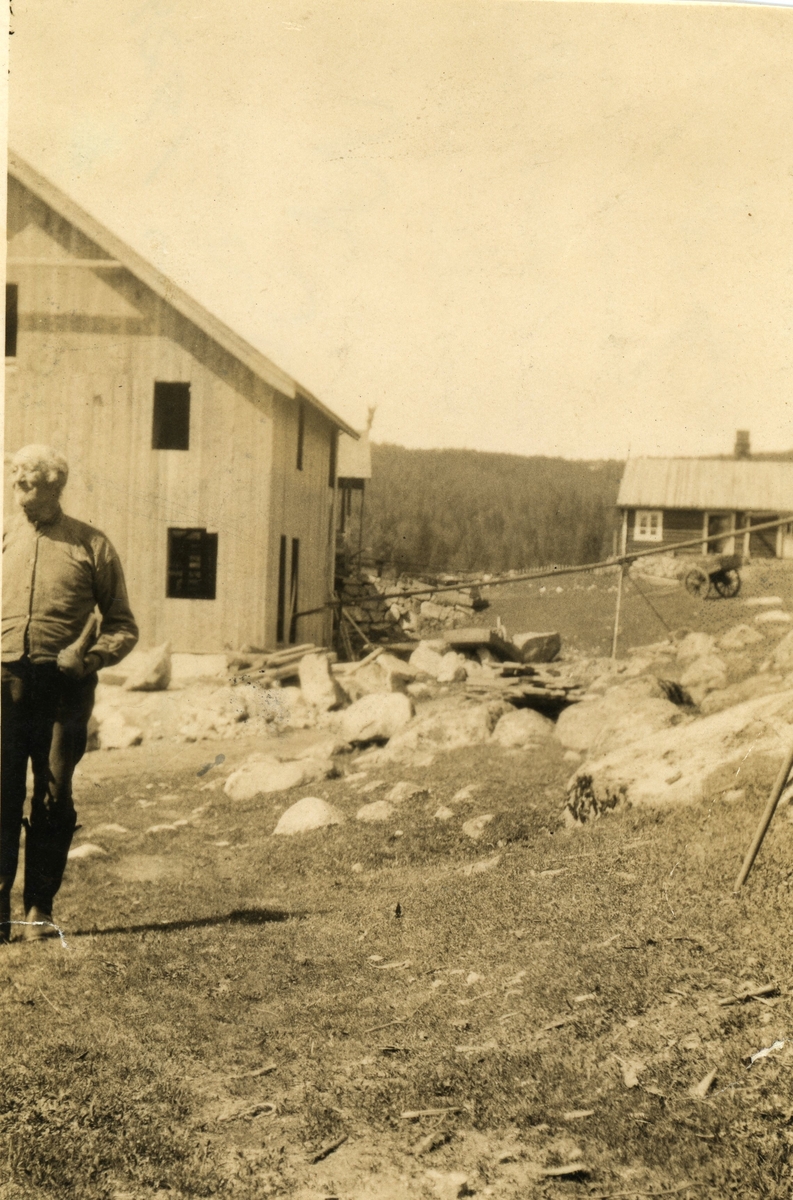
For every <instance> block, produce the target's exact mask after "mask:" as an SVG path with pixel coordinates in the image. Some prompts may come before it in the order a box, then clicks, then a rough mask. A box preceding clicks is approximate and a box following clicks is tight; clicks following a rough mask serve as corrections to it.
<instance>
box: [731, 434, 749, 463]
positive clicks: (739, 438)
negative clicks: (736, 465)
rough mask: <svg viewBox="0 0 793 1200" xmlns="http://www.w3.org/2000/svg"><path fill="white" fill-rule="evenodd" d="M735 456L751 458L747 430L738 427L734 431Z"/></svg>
mask: <svg viewBox="0 0 793 1200" xmlns="http://www.w3.org/2000/svg"><path fill="white" fill-rule="evenodd" d="M734 453H735V457H736V458H751V457H752V451H751V448H750V445H749V430H748V429H738V430H736V432H735V451H734Z"/></svg>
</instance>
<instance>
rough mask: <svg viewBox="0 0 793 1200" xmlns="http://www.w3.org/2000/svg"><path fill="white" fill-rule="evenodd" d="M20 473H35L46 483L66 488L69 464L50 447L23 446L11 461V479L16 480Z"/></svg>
mask: <svg viewBox="0 0 793 1200" xmlns="http://www.w3.org/2000/svg"><path fill="white" fill-rule="evenodd" d="M22 471H25V472H26V473H35V474H37V475H38V476H39V478H41V479H43V480H46V482H47V483H57V484H58V485H59V486H60V487H61V488H63V487H65V486H66V480H67V479H68V478H69V464H68V463H67V461H66V459H65V458H64V457H63V455H62V454H59V453H58V451H57V450H53V448H52V446H38V445H31V446H23V447H22V449H21V450H17V452H16V454H15V455H14V456H13V458H12V459H11V477H12V479H17V478H18V477H19V475H20V473H21V472H22Z"/></svg>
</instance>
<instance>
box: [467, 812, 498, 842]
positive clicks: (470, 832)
mask: <svg viewBox="0 0 793 1200" xmlns="http://www.w3.org/2000/svg"><path fill="white" fill-rule="evenodd" d="M493 816H494V814H493V813H482V814H481V815H480V816H478V817H471V819H470V821H464V822H463V833H464V834H465V836H466V837H469V838H471V840H472V841H474V842H478V841H479V839H480V838H481V836H482V834H483V833H484V832H485V829H486V828H487V826H488V825H489V824H490V822H491V821H492V820H493Z"/></svg>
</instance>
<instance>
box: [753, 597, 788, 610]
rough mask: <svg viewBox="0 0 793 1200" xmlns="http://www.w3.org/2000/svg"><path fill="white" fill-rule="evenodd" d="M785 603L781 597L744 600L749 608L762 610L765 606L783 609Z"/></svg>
mask: <svg viewBox="0 0 793 1200" xmlns="http://www.w3.org/2000/svg"><path fill="white" fill-rule="evenodd" d="M783 603H784V601H783V599H782V597H781V596H752V597H751V598H750V599H749V600H744V604H745V605H746V607H747V608H761V607H762V606H763V605H766V606H767V607H769V608H781V606H782V604H783Z"/></svg>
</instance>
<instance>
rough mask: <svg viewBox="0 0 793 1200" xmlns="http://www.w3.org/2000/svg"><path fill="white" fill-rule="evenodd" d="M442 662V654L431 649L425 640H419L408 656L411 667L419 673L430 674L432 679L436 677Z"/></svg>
mask: <svg viewBox="0 0 793 1200" xmlns="http://www.w3.org/2000/svg"><path fill="white" fill-rule="evenodd" d="M442 662H443V655H442V654H439V653H438V651H437V650H433V649H432V648H431V647H430V646H429V645H428V644H427V642H419V644H418V646H417V647H416V649H415V650H414V651H413V653H412V654H411V656H410V665H411V667H414V668H415V670H416V671H418V672H420V673H421V674H424V675H431V676H432V678H433V679H437V678H438V672H439V671H440V669H441V664H442Z"/></svg>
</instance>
